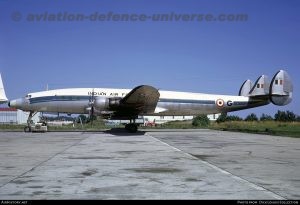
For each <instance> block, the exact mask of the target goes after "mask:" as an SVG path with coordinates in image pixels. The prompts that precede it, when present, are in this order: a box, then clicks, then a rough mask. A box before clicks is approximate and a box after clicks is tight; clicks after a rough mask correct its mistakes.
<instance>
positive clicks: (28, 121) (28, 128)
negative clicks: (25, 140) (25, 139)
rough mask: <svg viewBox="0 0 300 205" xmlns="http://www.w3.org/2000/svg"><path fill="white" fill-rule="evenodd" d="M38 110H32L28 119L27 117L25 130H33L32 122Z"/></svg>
mask: <svg viewBox="0 0 300 205" xmlns="http://www.w3.org/2000/svg"><path fill="white" fill-rule="evenodd" d="M36 113H37V112H34V111H30V113H29V116H28V119H27V126H25V127H24V132H31V125H32V124H33V123H32V118H33V116H35V114H36Z"/></svg>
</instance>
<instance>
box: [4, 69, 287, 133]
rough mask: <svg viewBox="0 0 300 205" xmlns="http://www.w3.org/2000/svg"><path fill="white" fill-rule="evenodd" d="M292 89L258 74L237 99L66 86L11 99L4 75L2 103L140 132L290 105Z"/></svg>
mask: <svg viewBox="0 0 300 205" xmlns="http://www.w3.org/2000/svg"><path fill="white" fill-rule="evenodd" d="M292 92H293V85H292V81H291V79H290V77H289V75H288V74H287V72H286V71H284V70H280V71H278V72H277V73H276V74H275V75H274V77H273V78H272V80H271V83H270V82H269V81H268V79H267V77H266V76H265V75H262V76H260V77H259V78H258V79H257V80H256V82H255V83H254V84H253V83H252V82H251V81H250V80H246V81H245V82H244V83H243V84H242V86H241V88H240V91H239V95H238V96H231V95H214V94H203V93H191V92H175V91H162V90H158V89H156V88H154V87H152V86H149V85H140V86H137V87H135V88H133V89H132V90H130V89H110V88H68V89H57V90H47V91H41V92H34V93H29V94H27V95H26V96H25V97H23V98H19V99H15V100H11V101H8V99H7V98H6V95H5V91H4V87H3V83H2V79H1V76H0V101H1V102H7V101H8V106H9V107H12V108H17V109H21V110H23V111H28V112H30V114H29V117H28V121H27V123H28V125H27V126H26V127H25V128H24V130H25V131H27V132H29V131H31V130H30V129H31V128H30V122H31V118H32V117H33V116H34V114H35V113H37V112H55V113H68V114H72V113H73V114H89V115H90V116H101V117H103V118H105V119H119V120H123V119H124V120H130V123H128V124H126V126H125V128H126V130H128V131H129V132H136V131H137V128H138V125H137V124H136V123H135V120H136V119H137V117H138V116H142V115H156V116H173V115H194V116H195V115H199V114H215V113H223V112H231V111H237V110H242V109H248V108H253V107H258V106H263V105H267V104H269V103H270V102H272V103H273V104H275V105H279V106H282V105H287V104H288V103H290V102H291V100H292Z"/></svg>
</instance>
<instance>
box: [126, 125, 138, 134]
mask: <svg viewBox="0 0 300 205" xmlns="http://www.w3.org/2000/svg"><path fill="white" fill-rule="evenodd" d="M125 129H126V130H127V131H128V132H130V133H136V132H137V130H138V125H137V124H135V123H129V124H126V125H125Z"/></svg>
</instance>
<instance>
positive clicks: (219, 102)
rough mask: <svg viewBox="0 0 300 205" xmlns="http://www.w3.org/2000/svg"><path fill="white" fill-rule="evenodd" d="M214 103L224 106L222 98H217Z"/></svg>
mask: <svg viewBox="0 0 300 205" xmlns="http://www.w3.org/2000/svg"><path fill="white" fill-rule="evenodd" d="M216 104H217V106H218V107H223V106H224V100H222V99H218V100H217V101H216Z"/></svg>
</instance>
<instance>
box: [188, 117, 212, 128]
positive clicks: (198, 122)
mask: <svg viewBox="0 0 300 205" xmlns="http://www.w3.org/2000/svg"><path fill="white" fill-rule="evenodd" d="M209 124H210V121H209V119H208V117H207V115H198V116H197V117H194V119H193V122H192V125H193V126H195V127H207V126H208V125H209Z"/></svg>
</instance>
